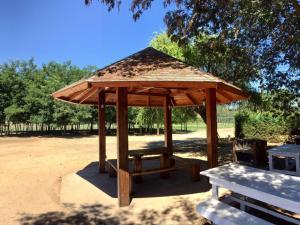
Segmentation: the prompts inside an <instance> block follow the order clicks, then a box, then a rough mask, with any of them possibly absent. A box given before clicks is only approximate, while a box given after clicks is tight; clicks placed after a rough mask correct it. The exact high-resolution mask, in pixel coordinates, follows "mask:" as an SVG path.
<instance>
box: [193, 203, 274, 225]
mask: <svg viewBox="0 0 300 225" xmlns="http://www.w3.org/2000/svg"><path fill="white" fill-rule="evenodd" d="M197 212H198V213H199V214H201V215H202V216H203V217H205V218H206V219H208V220H210V221H212V222H213V223H214V224H220V225H241V224H243V225H272V224H273V223H270V222H268V221H265V220H263V219H260V218H258V217H255V216H253V215H251V214H249V213H246V212H244V211H241V210H239V209H237V208H234V207H232V206H230V205H227V204H225V203H223V202H220V201H218V200H216V199H210V200H207V201H204V202H201V203H200V204H198V205H197Z"/></svg>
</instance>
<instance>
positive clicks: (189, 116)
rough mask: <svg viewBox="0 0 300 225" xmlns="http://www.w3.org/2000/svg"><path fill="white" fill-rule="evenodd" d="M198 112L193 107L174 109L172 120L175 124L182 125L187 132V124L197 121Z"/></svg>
mask: <svg viewBox="0 0 300 225" xmlns="http://www.w3.org/2000/svg"><path fill="white" fill-rule="evenodd" d="M196 115H197V114H196V112H195V110H194V108H192V107H187V108H186V107H184V108H174V110H173V111H172V118H173V121H174V122H175V123H179V124H180V125H181V129H180V130H183V126H184V130H185V131H187V123H188V122H189V121H194V120H196V119H197V116H196Z"/></svg>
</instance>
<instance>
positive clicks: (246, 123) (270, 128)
mask: <svg viewBox="0 0 300 225" xmlns="http://www.w3.org/2000/svg"><path fill="white" fill-rule="evenodd" d="M290 120H291V121H294V120H293V119H292V118H291V119H290ZM291 124H293V122H288V120H287V118H284V117H282V116H274V115H273V114H272V113H269V112H264V113H254V112H239V113H238V114H236V115H235V135H236V137H237V138H258V139H264V140H268V141H272V142H278V141H282V136H283V135H286V136H287V135H289V134H290V131H291V127H290V126H291Z"/></svg>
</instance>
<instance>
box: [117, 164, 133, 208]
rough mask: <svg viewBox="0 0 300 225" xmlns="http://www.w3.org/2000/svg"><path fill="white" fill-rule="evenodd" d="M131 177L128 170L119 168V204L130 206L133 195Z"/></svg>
mask: <svg viewBox="0 0 300 225" xmlns="http://www.w3.org/2000/svg"><path fill="white" fill-rule="evenodd" d="M130 192H131V179H130V174H129V173H128V171H125V170H122V169H119V170H118V200H119V206H120V207H123V206H129V205H130V201H131V197H130Z"/></svg>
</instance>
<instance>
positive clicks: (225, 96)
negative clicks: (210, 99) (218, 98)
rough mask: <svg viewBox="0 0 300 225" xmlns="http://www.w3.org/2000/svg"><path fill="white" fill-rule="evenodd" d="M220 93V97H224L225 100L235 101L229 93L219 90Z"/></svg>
mask: <svg viewBox="0 0 300 225" xmlns="http://www.w3.org/2000/svg"><path fill="white" fill-rule="evenodd" d="M218 93H219V94H220V95H222V96H223V97H224V98H225V99H227V101H229V102H231V101H233V100H234V99H233V97H232V96H230V95H229V94H228V93H227V92H225V91H223V90H218Z"/></svg>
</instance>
